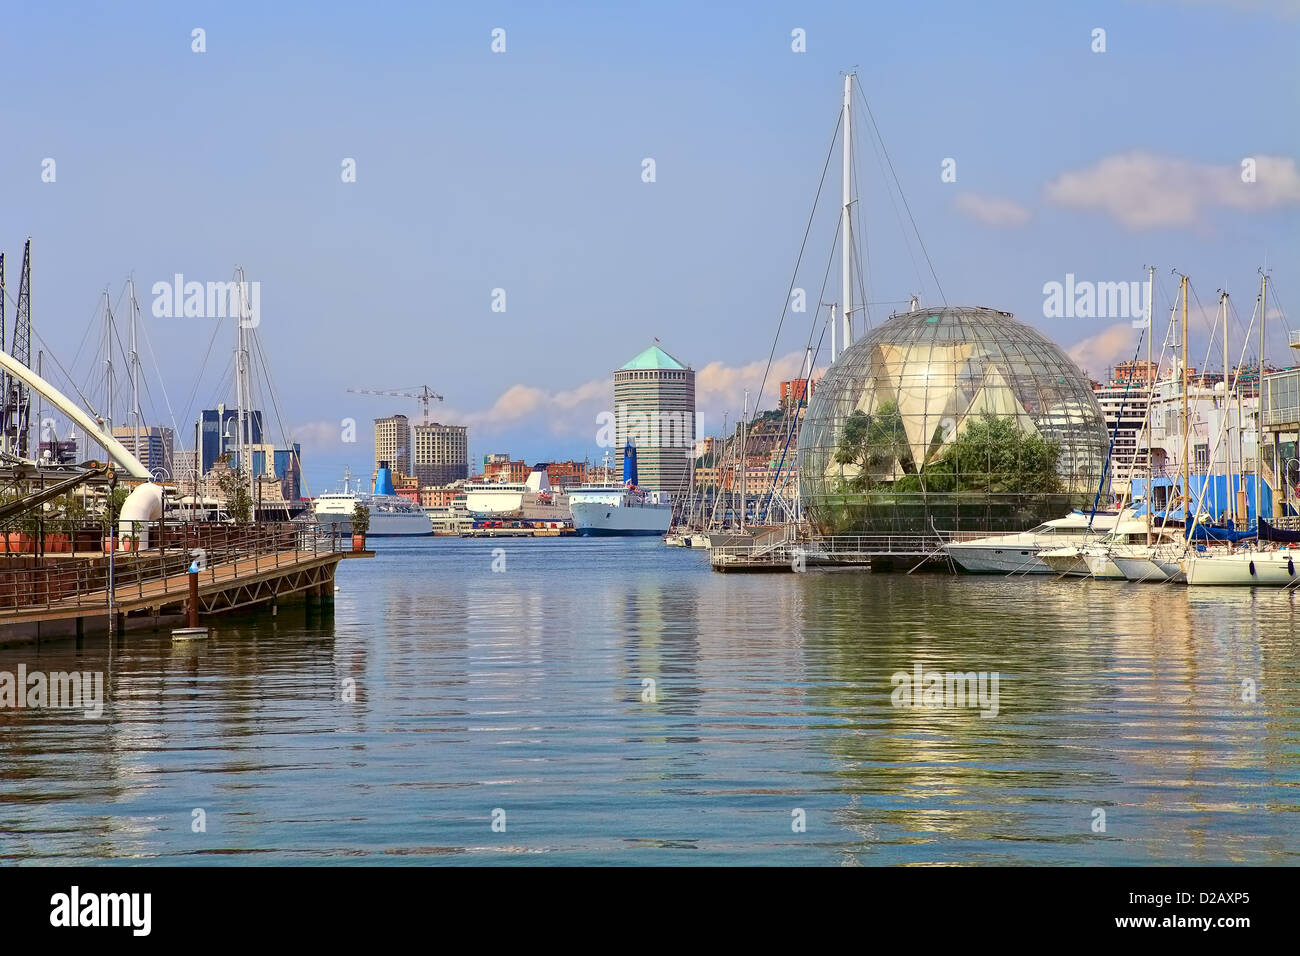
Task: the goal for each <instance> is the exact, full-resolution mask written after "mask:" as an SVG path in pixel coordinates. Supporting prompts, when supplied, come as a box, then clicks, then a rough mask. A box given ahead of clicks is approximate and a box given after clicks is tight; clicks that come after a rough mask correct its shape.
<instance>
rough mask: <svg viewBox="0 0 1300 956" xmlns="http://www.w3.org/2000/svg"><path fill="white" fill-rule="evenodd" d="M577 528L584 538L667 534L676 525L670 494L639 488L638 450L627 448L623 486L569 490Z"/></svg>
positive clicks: (630, 445)
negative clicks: (673, 524)
mask: <svg viewBox="0 0 1300 956" xmlns="http://www.w3.org/2000/svg"><path fill="white" fill-rule="evenodd" d="M569 512H570V513H571V514H572V515H573V527H574V529H575V530H576V531H577V532H578V534H580V535H583V536H588V537H590V536H598V535H651V534H653V535H663V534H664V533H666V532H667V531H668V526H669V525H670V524H672V520H673V508H672V504H671V503H670V502H669V498H668V494H667V492H658V491H642V490H641V489H639V488H637V471H636V447H635V446H634V445H633V444H632V443H631V442H628V444H627V447H626V448H624V449H623V484H621V485H579V486H578V487H577V488H571V489H570V490H569Z"/></svg>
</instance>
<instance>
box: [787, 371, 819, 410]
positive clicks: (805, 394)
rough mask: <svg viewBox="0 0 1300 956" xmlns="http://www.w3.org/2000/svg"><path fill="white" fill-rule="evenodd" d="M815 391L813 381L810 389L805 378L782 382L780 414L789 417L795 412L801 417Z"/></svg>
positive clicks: (815, 386)
mask: <svg viewBox="0 0 1300 956" xmlns="http://www.w3.org/2000/svg"><path fill="white" fill-rule="evenodd" d="M815 391H817V382H816V381H813V383H812V388H811V389H810V388H809V387H808V379H806V378H795V379H791V380H790V381H788V382H782V383H781V414H782V415H786V416H789V415H793V414H795V413H796V412H797V413H798V414H799V415H801V416H802V415H803V413H804V412H805V411H807V410H808V400H809V398H811V397H812V394H813V392H815ZM801 404H802V407H801Z"/></svg>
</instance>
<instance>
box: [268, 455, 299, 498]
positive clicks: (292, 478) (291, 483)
mask: <svg viewBox="0 0 1300 956" xmlns="http://www.w3.org/2000/svg"><path fill="white" fill-rule="evenodd" d="M272 461H273V466H274V468H275V474H276V475H278V476H279V478H280V486H281V493H282V494H283V495H284V497H285V498H286V499H288V500H289V501H296V500H297V499H299V498H301V497H302V445H300V444H298V443H297V442H294V443H293V444H292V445H291V446H290V447H288V448H277V449H275V453H274V455H273V458H272Z"/></svg>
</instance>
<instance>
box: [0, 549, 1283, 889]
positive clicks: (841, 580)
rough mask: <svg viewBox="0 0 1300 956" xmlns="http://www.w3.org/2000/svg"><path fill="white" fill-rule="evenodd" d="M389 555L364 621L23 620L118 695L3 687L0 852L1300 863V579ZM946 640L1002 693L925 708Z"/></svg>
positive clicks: (18, 651) (374, 571) (353, 590)
mask: <svg viewBox="0 0 1300 956" xmlns="http://www.w3.org/2000/svg"><path fill="white" fill-rule="evenodd" d="M379 548H380V555H379V557H378V558H376V559H374V560H368V561H367V560H362V561H348V562H345V563H344V564H343V565H342V566H341V567H340V569H339V575H338V584H339V588H340V590H339V592H338V594H337V602H336V605H335V610H334V613H333V615H332V616H331V615H326V616H323V617H322V616H319V615H313V616H310V617H309V616H308V615H307V614H306V612H305V611H304V609H302V608H298V609H288V608H286V609H282V611H281V613H280V615H279V616H278V617H277V618H272V617H271V616H270V615H269V614H265V613H263V614H256V615H244V616H241V617H237V618H230V619H218V624H217V626H218V633H217V635H216V637H215V638H214V639H213V640H211V641H209V642H208V643H207V645H206V646H181V645H177V646H175V647H174V646H172V644H171V642H170V639H169V637H168V636H167V635H166V634H165V633H163V634H154V633H151V632H143V633H132V634H130V635H128V636H127V638H126V639H125V640H124V641H123V642H121V643H120V644H118V645H117V646H116V647H114V648H113V649H112V650H111V653H110V649H109V647H108V645H107V642H106V641H105V640H102V639H101V640H91V639H88V640H87V641H86V643H85V646H84V648H83V649H82V650H81V651H78V650H77V649H76V648H75V646H73V645H72V644H70V643H63V644H45V645H43V646H42V647H41V648H39V649H37V648H35V647H21V648H8V649H0V671H10V672H14V671H16V669H17V665H18V664H19V663H20V662H21V663H25V664H26V665H27V667H28V669H29V670H35V669H42V670H45V671H54V670H68V669H72V668H76V669H80V670H103V671H105V672H106V680H107V682H108V684H109V687H110V694H111V700H110V702H109V703H108V705H107V706H106V709H105V712H104V717H103V718H102V719H100V720H89V719H86V718H85V717H83V716H81V715H79V714H77V715H74V714H72V713H70V712H66V711H48V710H47V711H36V710H0V860H3V861H4V862H9V863H12V862H66V863H73V862H78V863H85V862H103V861H123V862H128V861H129V862H160V863H205V864H214V863H263V862H267V863H271V862H275V863H324V862H335V863H337V862H367V863H375V862H379V863H399V864H410V863H430V862H438V863H508V864H521V863H522V864H527V863H569V864H588V863H615V864H692V863H700V864H703V863H744V864H778V863H789V864H840V863H849V864H852V863H861V864H934V863H952V864H976V863H985V864H996V863H1002V864H1022V863H1033V864H1139V863H1202V864H1218V863H1231V864H1244V863H1257V864H1258V863H1272V864H1286V863H1292V864H1293V863H1296V862H1297V861H1298V855H1300V836H1297V833H1300V827H1297V826H1296V821H1297V816H1296V809H1297V796H1298V795H1300V790H1298V789H1297V785H1298V781H1300V759H1298V755H1297V751H1298V747H1297V744H1298V742H1300V713H1298V709H1297V702H1298V698H1300V668H1298V666H1297V653H1296V645H1295V634H1296V625H1297V613H1298V612H1297V603H1296V602H1297V599H1296V598H1295V597H1294V596H1290V595H1285V594H1280V593H1277V592H1260V593H1253V592H1251V591H1249V590H1240V591H1217V590H1216V591H1210V590H1202V591H1193V590H1189V589H1185V588H1174V587H1161V586H1129V585H1125V584H1123V583H1114V582H1102V581H1098V582H1086V581H1062V582H1058V581H1052V580H1044V579H1026V578H1020V579H1014V580H1007V579H1001V578H970V577H951V576H948V575H941V574H916V575H911V576H907V575H903V574H892V575H885V574H879V575H872V574H868V573H860V572H816V573H808V574H802V575H795V574H781V575H721V574H715V573H713V572H711V571H709V569H708V563H707V558H706V557H705V556H704V555H703V554H701V553H698V552H691V551H684V550H679V549H668V548H664V547H663V546H662V545H661V544H660V543H659V542H658V540H656V539H649V540H646V539H640V540H638V539H592V540H571V539H569V540H566V539H553V540H529V541H513V542H512V541H509V540H481V541H472V540H459V539H424V540H420V541H414V542H410V543H394V542H391V541H383V542H380V544H379ZM498 548H500V549H502V552H503V553H504V560H505V568H504V570H503V571H499V572H494V571H493V570H492V567H493V561H494V549H498ZM502 552H497V554H498V555H499V554H501V553H502ZM499 563H500V562H499V559H498V565H499ZM916 663H920V664H921V665H922V666H923V668H924V669H926V670H927V671H928V670H938V671H945V672H946V671H977V672H978V671H984V672H988V673H990V674H991V673H993V672H996V673H997V674H998V677H999V684H998V713H997V715H996V716H987V717H985V716H981V715H980V713H979V711H977V710H974V709H969V708H960V709H917V708H901V707H895V706H893V705H892V702H891V693H892V691H893V690H894V685H893V683H892V682H891V675H893V674H894V673H895V672H898V671H905V672H908V673H909V674H910V673H912V672H913V668H914V665H915V664H916ZM349 679H351V680H353V681H355V692H356V700H355V702H351V701H347V700H345V699H344V698H345V696H346V692H347V688H348V686H349V685H348V683H347V681H348V680H349ZM646 680H653V681H654V685H653V688H652V689H653V698H654V699H653V700H650V699H649V698H650V697H651V696H652V695H651V693H650V691H651V686H650V685H646V684H644V683H643V681H646ZM1248 681H1253V682H1254V686H1255V688H1256V698H1257V699H1256V700H1255V701H1254V702H1251V701H1243V696H1249V694H1246V693H1245V692H1244V691H1243V688H1244V687H1247V688H1248V687H1249V685H1248V684H1244V683H1243V682H1248ZM195 810H201V811H202V814H203V816H202V821H203V822H204V824H205V826H206V830H205V831H204V832H195V827H196V825H197V824H196V821H197V820H198V819H199V818H198V817H197V816H196V815H195V813H194V811H195ZM494 810H501V811H504V823H505V832H495V831H494V830H493V827H492V823H493V812H494ZM1099 810H1100V811H1104V813H1105V829H1104V832H1098V831H1096V830H1095V829H1094V828H1095V827H1097V826H1098V824H1099V822H1100V819H1101V818H1100V817H1099V816H1098V815H1097V811H1099ZM797 811H802V819H803V821H804V822H805V824H806V829H805V830H804V831H803V832H797V830H796V824H798V823H799V819H800V817H799V814H798V812H797ZM498 819H500V815H498Z"/></svg>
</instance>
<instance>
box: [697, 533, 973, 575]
mask: <svg viewBox="0 0 1300 956" xmlns="http://www.w3.org/2000/svg"><path fill="white" fill-rule="evenodd" d="M974 536H975V537H983V535H974ZM952 540H960V536H957V535H950V534H937V533H932V534H883V535H827V536H824V537H819V536H812V537H794V536H790V537H786V538H783V539H779V540H775V541H767V542H763V541H760V540H757V539H756V540H755V541H753V542H749V543H745V544H739V545H727V546H725V547H719V548H710V549H709V560H710V562H711V563H712V564H713V565H714V566H715V567H716V566H720V565H772V566H775V565H779V564H791V565H792V566H793V565H794V564H795V563H800V564H803V565H816V564H867V563H870V561H871V560H872V559H873V558H874V559H888V558H906V559H915V560H923V559H925V558H928V557H941V556H942V554H943V552H942V548H943V545H944V544H946V543H947V542H949V541H952Z"/></svg>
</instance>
